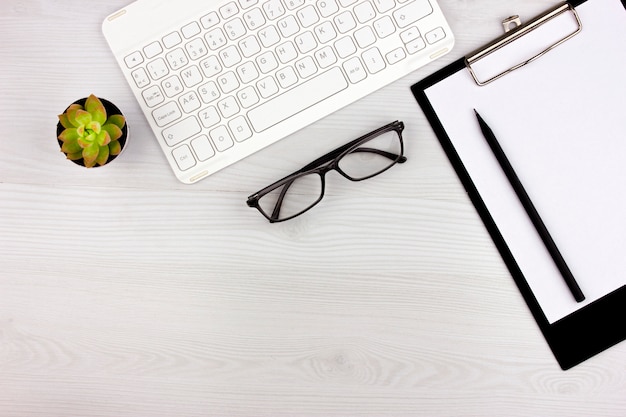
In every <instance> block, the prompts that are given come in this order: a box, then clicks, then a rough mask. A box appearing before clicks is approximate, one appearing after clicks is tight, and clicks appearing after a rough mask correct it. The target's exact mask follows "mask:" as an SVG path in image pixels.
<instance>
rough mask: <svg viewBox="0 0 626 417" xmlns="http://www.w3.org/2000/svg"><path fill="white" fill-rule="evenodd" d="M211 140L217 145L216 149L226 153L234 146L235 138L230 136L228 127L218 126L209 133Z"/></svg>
mask: <svg viewBox="0 0 626 417" xmlns="http://www.w3.org/2000/svg"><path fill="white" fill-rule="evenodd" d="M209 136H211V140H213V143H214V144H215V149H217V150H218V151H219V152H224V151H225V150H226V149H228V148H230V147H232V146H233V145H234V142H233V138H232V137H231V136H230V133H229V132H228V129H227V128H226V126H218V127H216V128H215V129H213V130H211V131H210V132H209Z"/></svg>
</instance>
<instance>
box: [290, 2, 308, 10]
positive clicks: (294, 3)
mask: <svg viewBox="0 0 626 417" xmlns="http://www.w3.org/2000/svg"><path fill="white" fill-rule="evenodd" d="M285 4H286V5H287V9H289V10H295V9H297V8H298V7H300V6H302V5H303V4H304V0H285Z"/></svg>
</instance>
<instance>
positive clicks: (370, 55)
mask: <svg viewBox="0 0 626 417" xmlns="http://www.w3.org/2000/svg"><path fill="white" fill-rule="evenodd" d="M361 57H362V58H363V62H364V63H365V66H366V67H367V70H368V71H369V73H370V74H376V73H377V72H380V71H382V70H384V69H385V60H384V59H383V56H382V54H381V53H380V50H379V49H378V48H372V49H368V50H367V51H365V52H363V55H361Z"/></svg>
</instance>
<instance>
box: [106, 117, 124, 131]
mask: <svg viewBox="0 0 626 417" xmlns="http://www.w3.org/2000/svg"><path fill="white" fill-rule="evenodd" d="M106 124H107V125H108V124H114V125H115V126H117V127H119V128H120V129H123V128H124V125H125V124H126V118H124V116H122V115H121V114H113V115H111V117H109V120H107V122H106ZM109 133H110V132H109Z"/></svg>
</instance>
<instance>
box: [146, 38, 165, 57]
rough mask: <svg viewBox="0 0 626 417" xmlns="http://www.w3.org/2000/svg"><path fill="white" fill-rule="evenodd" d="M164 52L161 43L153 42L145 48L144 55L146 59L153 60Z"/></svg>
mask: <svg viewBox="0 0 626 417" xmlns="http://www.w3.org/2000/svg"><path fill="white" fill-rule="evenodd" d="M161 52H163V48H161V44H160V43H159V42H156V41H155V42H152V43H151V44H149V45H148V46H146V47H145V48H143V53H144V54H145V55H146V58H148V59H151V58H154V57H155V56H157V55H158V54H160V53H161Z"/></svg>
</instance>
